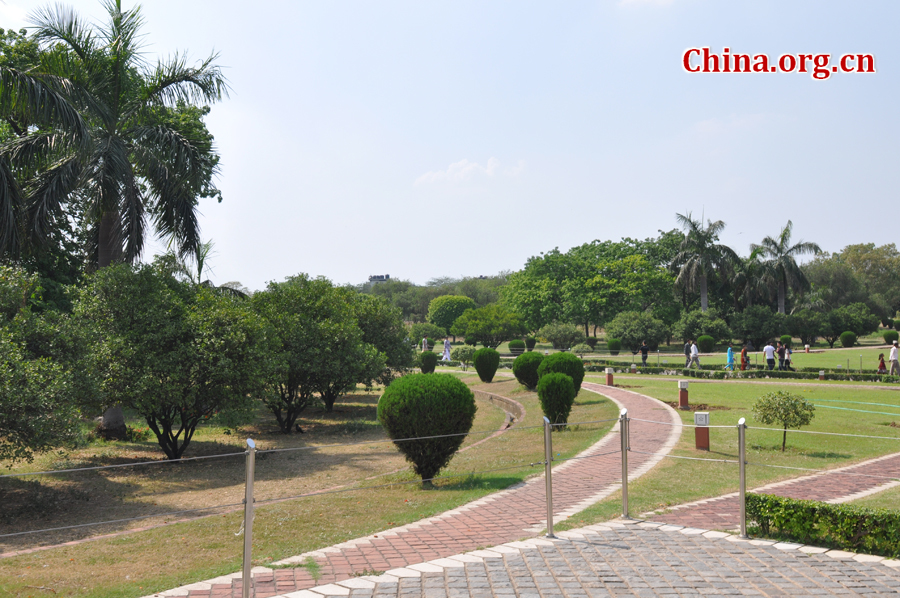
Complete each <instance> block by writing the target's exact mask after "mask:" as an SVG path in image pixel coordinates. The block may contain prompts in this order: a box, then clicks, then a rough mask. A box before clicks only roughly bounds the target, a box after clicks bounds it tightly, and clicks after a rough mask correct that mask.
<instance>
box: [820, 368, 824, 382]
mask: <svg viewBox="0 0 900 598" xmlns="http://www.w3.org/2000/svg"><path fill="white" fill-rule="evenodd" d="M824 379H825V370H819V380H824Z"/></svg>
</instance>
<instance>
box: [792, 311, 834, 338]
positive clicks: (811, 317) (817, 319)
mask: <svg viewBox="0 0 900 598" xmlns="http://www.w3.org/2000/svg"><path fill="white" fill-rule="evenodd" d="M785 323H786V325H787V330H788V332H790V333H791V335H793V336H796V337H797V338H799V339H800V342H801V343H803V344H804V345H813V344H814V343H815V342H816V339H817V338H819V336H821V334H822V328H823V326H824V323H825V319H824V317H823V316H822V314H820V313H819V312H817V311H812V310H809V309H801V310H800V311H798V312H796V313H793V314H791V315H789V316H787V319H786V322H785Z"/></svg>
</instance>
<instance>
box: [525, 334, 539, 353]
mask: <svg viewBox="0 0 900 598" xmlns="http://www.w3.org/2000/svg"><path fill="white" fill-rule="evenodd" d="M536 344H537V339H536V338H534V337H533V336H526V337H525V347H526V348H527V349H528V350H529V351H534V346H535V345H536Z"/></svg>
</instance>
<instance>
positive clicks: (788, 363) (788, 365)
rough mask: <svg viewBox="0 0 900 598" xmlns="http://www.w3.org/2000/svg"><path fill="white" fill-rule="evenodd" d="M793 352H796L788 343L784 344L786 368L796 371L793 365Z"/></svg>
mask: <svg viewBox="0 0 900 598" xmlns="http://www.w3.org/2000/svg"><path fill="white" fill-rule="evenodd" d="M793 354H794V352H793V351H792V350H791V348H790V347H788V346H787V345H785V346H784V369H786V370H787V371H789V372H794V371H796V370H795V369H794V368H793V367H791V362H792V361H793V358H792V357H791V355H793Z"/></svg>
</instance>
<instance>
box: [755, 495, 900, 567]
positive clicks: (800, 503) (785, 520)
mask: <svg viewBox="0 0 900 598" xmlns="http://www.w3.org/2000/svg"><path fill="white" fill-rule="evenodd" d="M746 506H747V518H748V519H750V520H753V521H755V522H756V525H757V526H758V527H759V531H760V532H761V533H762V534H763V535H764V536H767V537H774V538H777V539H782V540H793V541H795V542H800V543H802V544H814V545H816V546H824V547H829V548H839V549H842V550H852V551H855V552H863V553H866V554H878V555H882V556H886V557H893V558H896V557H898V556H900V512H898V511H893V510H889V509H867V508H864V507H858V506H853V505H831V504H828V503H823V502H816V501H812V500H798V499H793V498H783V497H781V496H773V495H771V494H748V495H747V499H746Z"/></svg>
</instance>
